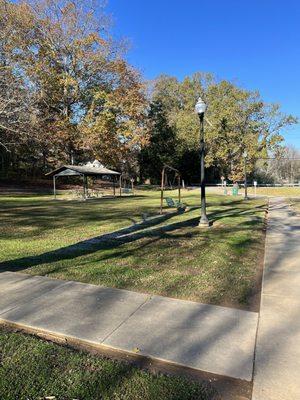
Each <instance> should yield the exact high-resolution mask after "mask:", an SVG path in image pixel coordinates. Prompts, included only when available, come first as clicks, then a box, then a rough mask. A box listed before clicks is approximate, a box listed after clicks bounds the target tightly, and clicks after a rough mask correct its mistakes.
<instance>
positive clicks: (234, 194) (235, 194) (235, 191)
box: [232, 187, 239, 196]
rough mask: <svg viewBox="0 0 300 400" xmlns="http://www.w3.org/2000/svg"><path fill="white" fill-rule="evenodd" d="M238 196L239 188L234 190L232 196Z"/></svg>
mask: <svg viewBox="0 0 300 400" xmlns="http://www.w3.org/2000/svg"><path fill="white" fill-rule="evenodd" d="M238 194H239V188H238V187H233V188H232V196H238Z"/></svg>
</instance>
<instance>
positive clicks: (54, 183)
mask: <svg viewBox="0 0 300 400" xmlns="http://www.w3.org/2000/svg"><path fill="white" fill-rule="evenodd" d="M53 195H54V200H56V175H54V176H53Z"/></svg>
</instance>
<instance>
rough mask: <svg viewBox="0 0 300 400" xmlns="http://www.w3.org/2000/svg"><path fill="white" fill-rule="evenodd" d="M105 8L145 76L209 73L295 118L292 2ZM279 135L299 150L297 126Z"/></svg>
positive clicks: (297, 37) (133, 2) (296, 44)
mask: <svg viewBox="0 0 300 400" xmlns="http://www.w3.org/2000/svg"><path fill="white" fill-rule="evenodd" d="M107 9H108V11H109V12H110V13H112V15H113V20H114V27H113V32H114V34H115V35H117V36H118V37H122V36H123V37H127V38H129V39H130V41H131V49H130V51H129V54H128V60H129V61H130V62H131V63H132V64H134V65H135V66H136V67H138V68H139V69H140V70H141V71H142V73H143V75H144V76H145V78H148V79H152V78H154V77H156V76H157V75H159V74H161V73H166V74H169V75H173V76H177V77H178V78H179V79H181V78H183V77H184V76H185V75H189V74H192V73H193V72H195V71H205V72H213V73H214V74H215V75H216V76H217V77H218V78H224V79H229V80H232V81H234V82H235V83H237V84H238V85H240V86H243V87H245V88H248V89H252V90H259V91H260V93H261V95H262V96H263V98H264V100H265V101H268V102H276V103H280V104H281V106H282V109H283V111H285V112H287V113H292V114H293V115H296V116H299V117H300V2H299V1H296V0H286V1H284V2H283V1H277V0H226V1H225V0H206V1H202V0H185V1H184V0H160V1H159V0H152V1H147V0H109V2H108V8H107ZM284 136H285V138H286V141H287V143H289V144H293V145H294V146H296V147H298V148H299V149H300V125H297V126H296V127H295V128H293V129H289V130H288V131H287V132H285V133H284Z"/></svg>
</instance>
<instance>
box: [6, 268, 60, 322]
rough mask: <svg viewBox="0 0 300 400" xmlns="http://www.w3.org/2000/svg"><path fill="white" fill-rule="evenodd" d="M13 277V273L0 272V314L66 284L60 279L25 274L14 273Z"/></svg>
mask: <svg viewBox="0 0 300 400" xmlns="http://www.w3.org/2000/svg"><path fill="white" fill-rule="evenodd" d="M13 278H14V276H13V273H9V274H8V273H5V274H2V273H1V274H0V293H1V296H0V316H1V315H2V314H3V313H5V312H6V311H8V310H10V309H13V308H15V307H17V306H22V305H24V304H26V303H27V302H31V301H34V300H36V301H37V300H38V299H39V298H40V297H41V296H43V295H44V294H45V293H49V292H51V291H52V290H53V289H55V288H57V287H60V286H62V285H64V284H66V282H65V281H61V280H55V279H49V278H46V277H41V276H30V275H25V274H16V276H15V279H13Z"/></svg>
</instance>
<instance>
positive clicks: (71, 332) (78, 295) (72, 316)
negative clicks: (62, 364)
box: [1, 282, 148, 343]
mask: <svg viewBox="0 0 300 400" xmlns="http://www.w3.org/2000/svg"><path fill="white" fill-rule="evenodd" d="M147 299H148V296H147V295H144V294H140V293H135V292H129V291H125V290H118V289H110V288H104V287H99V286H95V285H87V284H82V283H77V282H65V284H64V285H63V286H58V287H57V288H55V289H54V290H51V292H48V293H47V291H45V292H44V294H43V295H42V296H40V297H39V298H38V299H31V300H30V301H28V302H27V303H25V304H22V305H20V306H19V307H17V308H14V309H12V310H10V311H7V312H5V313H2V314H1V318H2V319H6V320H9V321H11V322H16V323H20V324H24V325H27V326H30V327H33V328H36V329H43V330H47V331H49V332H56V333H58V334H60V335H68V336H72V337H76V338H78V339H82V340H88V341H91V342H95V343H101V342H102V341H103V340H104V339H105V338H106V336H108V335H109V334H110V333H111V332H113V331H114V330H115V329H116V328H118V326H119V325H120V324H121V323H122V322H123V321H124V320H126V319H127V318H128V317H129V316H130V315H131V314H132V313H133V312H134V311H136V310H137V308H139V307H140V306H141V305H142V304H143V303H144V302H145V301H146V300H147Z"/></svg>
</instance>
